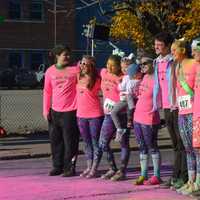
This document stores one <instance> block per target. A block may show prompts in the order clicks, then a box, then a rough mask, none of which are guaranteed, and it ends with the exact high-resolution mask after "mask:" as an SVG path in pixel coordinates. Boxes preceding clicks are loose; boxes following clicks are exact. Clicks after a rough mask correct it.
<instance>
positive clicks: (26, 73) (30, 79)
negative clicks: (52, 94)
mask: <svg viewBox="0 0 200 200" xmlns="http://www.w3.org/2000/svg"><path fill="white" fill-rule="evenodd" d="M15 82H16V86H17V87H18V88H21V87H28V88H35V87H37V86H38V82H37V78H36V74H35V71H33V70H30V69H27V68H20V69H19V70H18V71H17V73H16V75H15Z"/></svg>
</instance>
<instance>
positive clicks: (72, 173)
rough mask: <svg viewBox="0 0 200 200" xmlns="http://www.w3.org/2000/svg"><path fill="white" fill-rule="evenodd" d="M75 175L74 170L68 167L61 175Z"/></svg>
mask: <svg viewBox="0 0 200 200" xmlns="http://www.w3.org/2000/svg"><path fill="white" fill-rule="evenodd" d="M75 175H76V173H75V171H74V170H72V169H68V170H64V172H63V175H62V176H63V177H71V176H75Z"/></svg>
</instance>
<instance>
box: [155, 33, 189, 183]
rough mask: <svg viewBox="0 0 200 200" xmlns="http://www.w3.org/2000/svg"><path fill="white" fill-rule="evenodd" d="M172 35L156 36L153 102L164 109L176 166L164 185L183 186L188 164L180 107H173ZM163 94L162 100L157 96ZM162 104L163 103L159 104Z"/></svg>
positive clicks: (161, 34) (160, 34)
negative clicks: (179, 112) (182, 136)
mask: <svg viewBox="0 0 200 200" xmlns="http://www.w3.org/2000/svg"><path fill="white" fill-rule="evenodd" d="M171 43H172V37H171V36H170V35H169V34H168V33H165V32H162V33H159V34H157V35H156V36H155V41H154V48H155V52H156V54H157V55H158V57H157V58H156V59H155V61H154V68H155V73H154V75H155V82H156V83H155V86H154V91H155V92H154V94H157V96H154V99H153V103H154V109H156V107H158V106H161V107H162V109H163V110H164V116H165V121H166V125H167V129H168V131H169V135H170V137H171V140H172V146H173V151H174V166H173V174H172V177H171V178H170V179H169V180H168V181H167V182H166V183H164V186H167V187H170V186H173V185H174V184H175V183H176V184H177V186H182V185H183V184H184V182H186V181H187V164H186V154H185V149H184V146H183V143H182V140H181V137H180V133H179V128H178V109H177V108H174V107H173V109H172V94H171V91H172V80H171V74H172V72H173V71H172V70H173V67H172V63H173V60H172V56H171V54H170V47H171ZM159 95H161V102H159V101H158V99H157V97H158V96H159ZM158 103H159V104H161V105H158Z"/></svg>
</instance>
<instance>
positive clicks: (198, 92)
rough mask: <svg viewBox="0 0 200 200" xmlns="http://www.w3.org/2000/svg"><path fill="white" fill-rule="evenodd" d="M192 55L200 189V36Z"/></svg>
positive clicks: (197, 173) (195, 42)
mask: <svg viewBox="0 0 200 200" xmlns="http://www.w3.org/2000/svg"><path fill="white" fill-rule="evenodd" d="M192 55H193V57H194V59H195V61H196V77H195V87H194V104H193V135H192V137H193V138H192V143H193V148H194V150H195V152H196V180H195V183H194V186H195V187H196V189H197V190H198V191H200V104H199V99H200V38H197V39H195V40H193V42H192ZM198 194H199V192H198ZM194 195H195V193H194Z"/></svg>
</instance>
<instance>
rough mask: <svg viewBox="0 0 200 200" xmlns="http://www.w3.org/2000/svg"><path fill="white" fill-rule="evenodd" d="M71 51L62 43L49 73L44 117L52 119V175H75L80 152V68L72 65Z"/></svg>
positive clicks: (45, 90) (56, 51) (46, 74)
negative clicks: (78, 93) (78, 152)
mask: <svg viewBox="0 0 200 200" xmlns="http://www.w3.org/2000/svg"><path fill="white" fill-rule="evenodd" d="M70 53H71V50H70V48H69V47H67V46H63V45H59V46H57V47H55V48H54V49H53V54H54V56H55V59H56V64H54V65H52V66H51V67H49V68H48V70H47V71H46V73H45V83H44V90H43V116H44V118H45V119H46V120H48V122H49V136H50V143H51V152H52V161H53V169H52V170H51V171H50V172H49V175H50V176H56V175H60V174H62V173H63V176H65V177H67V176H72V175H74V174H75V163H74V164H73V163H72V159H73V157H74V156H75V155H76V154H77V151H78V142H79V130H78V126H77V122H76V107H77V105H76V83H77V74H78V73H79V71H80V70H79V67H77V66H71V65H70V64H71V63H70Z"/></svg>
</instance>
